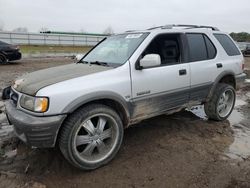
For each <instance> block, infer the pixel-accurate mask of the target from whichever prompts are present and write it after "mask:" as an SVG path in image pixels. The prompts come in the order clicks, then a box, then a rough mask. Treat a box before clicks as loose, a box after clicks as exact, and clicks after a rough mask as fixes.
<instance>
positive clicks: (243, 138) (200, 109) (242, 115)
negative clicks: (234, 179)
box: [190, 92, 250, 160]
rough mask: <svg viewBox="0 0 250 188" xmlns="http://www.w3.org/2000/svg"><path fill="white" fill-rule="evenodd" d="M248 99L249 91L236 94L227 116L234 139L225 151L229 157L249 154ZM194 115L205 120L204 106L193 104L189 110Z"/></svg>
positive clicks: (240, 157) (234, 157)
mask: <svg viewBox="0 0 250 188" xmlns="http://www.w3.org/2000/svg"><path fill="white" fill-rule="evenodd" d="M248 101H250V92H248V93H245V94H244V95H243V96H242V95H241V96H237V99H236V102H235V108H234V110H233V112H232V114H231V115H230V116H229V117H228V121H229V123H230V127H231V129H232V130H233V136H234V141H233V143H232V144H231V145H230V146H229V148H228V149H227V150H226V151H225V155H226V157H228V158H230V159H238V160H242V159H243V160H244V159H247V158H248V157H249V156H250V116H249V115H250V113H249V112H250V109H249V107H248V106H247V104H248ZM190 111H191V112H192V113H193V114H194V115H196V116H198V117H199V118H201V119H203V120H207V116H206V114H205V112H204V106H201V105H199V106H195V107H193V108H192V109H191V110H190Z"/></svg>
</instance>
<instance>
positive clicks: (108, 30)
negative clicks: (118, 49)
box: [103, 26, 114, 35]
mask: <svg viewBox="0 0 250 188" xmlns="http://www.w3.org/2000/svg"><path fill="white" fill-rule="evenodd" d="M103 34H107V35H112V34H114V30H113V28H112V27H111V26H108V27H107V28H106V29H105V30H104V31H103Z"/></svg>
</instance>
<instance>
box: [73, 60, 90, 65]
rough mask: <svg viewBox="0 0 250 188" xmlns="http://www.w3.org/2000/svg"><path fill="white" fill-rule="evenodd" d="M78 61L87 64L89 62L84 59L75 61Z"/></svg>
mask: <svg viewBox="0 0 250 188" xmlns="http://www.w3.org/2000/svg"><path fill="white" fill-rule="evenodd" d="M78 63H84V64H88V63H89V62H88V61H84V60H80V61H78V62H76V64H78Z"/></svg>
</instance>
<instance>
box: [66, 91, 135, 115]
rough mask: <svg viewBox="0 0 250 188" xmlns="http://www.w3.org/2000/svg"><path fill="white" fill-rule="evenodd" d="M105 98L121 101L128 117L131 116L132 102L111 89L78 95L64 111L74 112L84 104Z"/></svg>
mask: <svg viewBox="0 0 250 188" xmlns="http://www.w3.org/2000/svg"><path fill="white" fill-rule="evenodd" d="M103 99H109V100H113V101H115V102H117V103H119V104H120V105H121V106H122V107H123V108H124V110H125V112H126V115H127V117H128V118H130V103H129V102H128V101H126V100H125V99H124V98H123V97H122V96H120V95H119V94H117V93H114V92H110V91H100V92H94V93H89V94H86V95H83V96H81V97H78V98H77V99H75V100H74V101H72V102H71V103H70V104H69V105H67V106H66V107H65V108H64V109H63V113H65V114H67V113H72V112H74V111H75V110H76V109H78V108H79V107H81V106H83V105H84V104H87V103H89V102H93V101H97V100H103Z"/></svg>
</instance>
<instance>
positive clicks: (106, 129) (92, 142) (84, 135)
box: [73, 114, 118, 163]
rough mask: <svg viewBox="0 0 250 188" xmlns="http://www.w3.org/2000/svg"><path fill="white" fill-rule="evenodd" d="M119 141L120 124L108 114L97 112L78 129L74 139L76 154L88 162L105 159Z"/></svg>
mask: <svg viewBox="0 0 250 188" xmlns="http://www.w3.org/2000/svg"><path fill="white" fill-rule="evenodd" d="M117 142H118V125H117V123H116V121H115V119H114V118H113V117H111V116H110V115H107V114H96V115H94V116H91V117H90V118H88V119H87V120H85V121H84V122H83V123H82V124H81V125H80V126H79V128H78V129H77V131H76V134H75V136H74V141H73V149H74V150H75V153H76V156H77V157H78V158H79V159H80V160H81V161H84V162H87V163H97V162H100V161H103V160H105V159H106V158H107V157H108V156H109V155H110V154H111V153H112V152H113V150H114V148H115V145H116V143H117Z"/></svg>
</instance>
